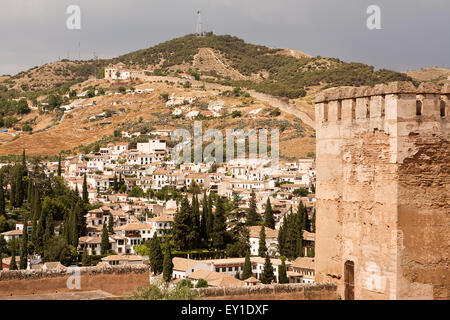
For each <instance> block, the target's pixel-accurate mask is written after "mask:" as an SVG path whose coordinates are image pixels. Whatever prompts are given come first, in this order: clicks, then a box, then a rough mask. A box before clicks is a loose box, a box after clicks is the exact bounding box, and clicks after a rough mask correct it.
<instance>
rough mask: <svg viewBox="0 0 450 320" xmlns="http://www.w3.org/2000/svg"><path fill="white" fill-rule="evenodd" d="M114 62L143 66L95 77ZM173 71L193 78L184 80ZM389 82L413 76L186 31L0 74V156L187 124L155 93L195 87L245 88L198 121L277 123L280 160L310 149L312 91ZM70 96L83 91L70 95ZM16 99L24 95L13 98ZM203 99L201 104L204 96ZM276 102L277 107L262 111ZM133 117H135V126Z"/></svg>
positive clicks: (209, 92)
mask: <svg viewBox="0 0 450 320" xmlns="http://www.w3.org/2000/svg"><path fill="white" fill-rule="evenodd" d="M118 63H123V64H125V65H126V66H127V67H128V68H130V69H134V70H141V71H144V72H145V76H144V77H143V78H142V79H140V80H139V81H118V80H115V81H107V80H104V79H102V78H103V77H104V68H105V67H107V66H109V65H111V64H118ZM181 73H188V74H190V75H191V76H194V77H195V78H196V79H197V80H196V81H194V80H189V81H187V80H186V79H183V78H182V77H181V76H180V74H181ZM395 80H412V79H411V78H410V77H409V76H408V75H406V74H402V73H398V72H394V71H390V70H378V71H375V70H374V68H373V67H371V66H368V65H365V64H361V63H347V62H343V61H340V60H339V59H336V58H323V57H311V56H309V55H306V54H304V53H302V52H300V51H295V50H290V49H276V48H268V47H265V46H260V45H254V44H249V43H246V42H245V41H244V40H242V39H239V38H236V37H232V36H229V35H224V36H218V35H214V34H212V33H210V34H207V35H206V36H205V37H197V36H195V35H187V36H184V37H180V38H176V39H173V40H170V41H167V42H164V43H161V44H158V45H156V46H154V47H152V48H148V49H142V50H138V51H135V52H131V53H128V54H125V55H122V56H119V57H117V58H114V59H103V60H98V61H92V60H91V61H68V60H63V61H59V62H55V63H51V64H46V65H43V66H40V67H34V68H32V69H30V70H28V71H26V72H21V73H19V74H17V75H14V76H2V77H1V78H0V128H6V129H7V130H8V132H6V133H5V132H1V133H0V144H1V146H0V154H1V155H7V154H19V153H21V151H22V149H23V148H26V149H27V153H28V154H30V155H31V154H34V155H50V154H57V153H59V152H60V151H65V152H67V153H74V152H76V151H79V150H80V149H79V148H78V149H77V147H80V146H81V145H83V146H82V147H83V148H84V147H86V145H89V144H94V145H95V144H96V143H99V141H102V143H105V141H107V140H108V139H110V138H111V135H112V134H113V133H114V131H116V130H119V129H120V130H122V129H123V125H127V129H126V130H128V131H130V130H131V131H135V130H138V129H136V128H140V127H141V126H142V125H148V126H151V127H152V128H166V127H168V126H171V127H174V128H176V127H180V126H181V127H183V126H189V125H191V124H192V120H187V119H181V118H179V117H175V118H174V117H171V116H170V112H171V110H167V108H162V107H161V106H164V104H163V103H162V102H161V100H160V97H159V95H160V94H164V93H167V94H169V95H170V94H177V93H178V94H181V93H180V92H182V93H183V94H186V95H190V94H198V91H199V90H200V91H206V93H205V92H203V93H202V94H203V95H204V94H206V96H207V99H210V100H211V99H212V100H214V99H217V94H218V92H227V91H228V92H232V91H233V88H244V90H246V91H248V92H246V96H241V94H240V93H239V94H237V96H234V97H227V98H226V99H225V100H227V99H228V100H230V99H231V100H232V102H230V104H229V105H226V107H224V110H223V114H221V116H220V117H219V118H215V119H204V118H202V119H203V120H205V121H207V123H211V124H208V125H210V126H213V127H216V126H219V127H221V128H225V127H230V126H231V127H233V126H235V125H236V126H240V127H242V128H251V127H254V126H257V127H266V128H274V127H277V128H281V129H283V130H282V136H281V146H280V147H281V152H282V155H283V156H284V157H285V158H286V159H287V158H289V157H291V158H292V157H299V156H305V155H306V154H307V153H308V152H312V151H314V148H315V138H314V104H313V100H314V96H315V94H316V93H317V92H319V91H321V90H323V89H324V88H328V87H332V86H340V85H354V86H359V85H374V84H376V83H382V82H388V81H395ZM140 86H144V87H145V86H147V87H148V86H150V87H151V88H154V89H155V94H154V95H148V94H147V95H144V96H143V97H141V98H142V99H141V100H140V101H139V102H136V101H134V100H127V99H129V96H128V95H126V96H125V97H122V95H116V93H118V91H120V90H119V89H124V88H126V89H131V88H138V87H140ZM191 86H192V88H191ZM97 91H98V94H97ZM242 92H243V91H242ZM106 93H109V94H112V95H109V96H108V95H106ZM249 93H250V94H249ZM77 95H81V96H80V99H78V100H77ZM232 96H233V95H232ZM21 97H24V98H25V99H21V100H20V98H21ZM277 97H281V98H283V99H280V98H277ZM286 98H288V99H286ZM233 99H234V100H233ZM236 99H237V100H236ZM94 101H95V103H94ZM201 102H202V104H201V106H203V107H204V105H205V103H208V101H207V100H204V101H201ZM27 104H28V107H27ZM69 104H70V105H72V106H74V105H75V106H76V109H75V110H72V111H70V112H64V110H63V109H62V108H61V107H62V106H64V105H69ZM79 105H89V107H88V108H82V107H79ZM112 106H114V108H113V107H112ZM147 106H148V107H147ZM189 107H190V108H191V107H192V108H198V107H199V106H198V105H192V106H189ZM120 108H122V109H123V110H127V112H125V111H123V110H119V109H120ZM251 108H254V109H251ZM276 108H278V109H279V113H280V114H279V115H276V116H270V115H269V114H270V112H271V110H273V109H276ZM116 109H117V110H119V111H117V110H116ZM105 110H106V111H107V112H108V114H110V115H111V118H112V121H109V120H108V121H106V122H103V123H100V122H101V121H100V122H96V121H92V120H91V119H90V118H91V117H93V116H95V115H96V114H100V113H103V112H105ZM257 110H259V111H257ZM234 111H236V112H238V113H239V114H240V115H239V116H238V117H236V118H234V117H232V116H231V114H233V112H234ZM251 112H252V113H251ZM253 112H256V113H253ZM157 113H158V114H159V116H156V115H155V114H157ZM152 115H153V116H152ZM140 117H142V120H141V121H142V123H137V122H136V121H137V119H139V118H140ZM161 117H162V118H161ZM60 122H62V123H60ZM31 131H32V134H30V132H31ZM143 138H144V137H143Z"/></svg>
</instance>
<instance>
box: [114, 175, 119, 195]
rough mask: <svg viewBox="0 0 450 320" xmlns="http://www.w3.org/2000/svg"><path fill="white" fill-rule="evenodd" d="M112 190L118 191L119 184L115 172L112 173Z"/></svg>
mask: <svg viewBox="0 0 450 320" xmlns="http://www.w3.org/2000/svg"><path fill="white" fill-rule="evenodd" d="M113 190H114V191H115V192H117V191H119V185H118V184H117V174H116V173H114V180H113Z"/></svg>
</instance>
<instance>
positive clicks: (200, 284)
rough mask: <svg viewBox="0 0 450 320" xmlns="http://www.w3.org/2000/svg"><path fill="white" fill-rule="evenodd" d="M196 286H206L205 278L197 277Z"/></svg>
mask: <svg viewBox="0 0 450 320" xmlns="http://www.w3.org/2000/svg"><path fill="white" fill-rule="evenodd" d="M195 287H196V288H207V287H208V282H207V281H206V280H205V279H202V278H200V279H198V281H197V284H196V285H195Z"/></svg>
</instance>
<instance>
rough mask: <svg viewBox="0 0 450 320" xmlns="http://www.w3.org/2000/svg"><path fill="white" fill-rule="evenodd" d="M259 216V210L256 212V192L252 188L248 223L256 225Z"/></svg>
mask: <svg viewBox="0 0 450 320" xmlns="http://www.w3.org/2000/svg"><path fill="white" fill-rule="evenodd" d="M258 220H259V216H258V212H256V194H255V191H254V190H253V189H252V193H251V194H250V204H249V208H248V213H247V224H248V225H251V226H254V225H256V224H257V223H258Z"/></svg>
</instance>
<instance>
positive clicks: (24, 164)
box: [22, 149, 27, 168]
mask: <svg viewBox="0 0 450 320" xmlns="http://www.w3.org/2000/svg"><path fill="white" fill-rule="evenodd" d="M22 166H23V167H24V168H25V167H26V166H27V159H26V156H25V149H23V150H22Z"/></svg>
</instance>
